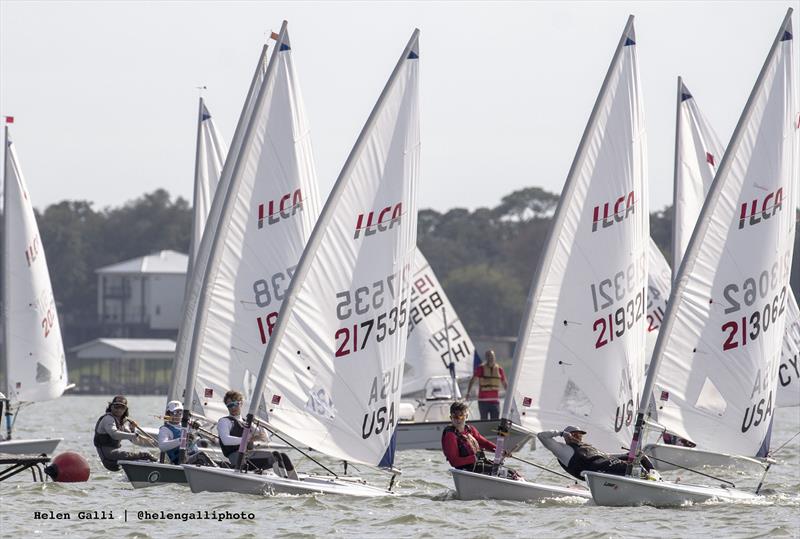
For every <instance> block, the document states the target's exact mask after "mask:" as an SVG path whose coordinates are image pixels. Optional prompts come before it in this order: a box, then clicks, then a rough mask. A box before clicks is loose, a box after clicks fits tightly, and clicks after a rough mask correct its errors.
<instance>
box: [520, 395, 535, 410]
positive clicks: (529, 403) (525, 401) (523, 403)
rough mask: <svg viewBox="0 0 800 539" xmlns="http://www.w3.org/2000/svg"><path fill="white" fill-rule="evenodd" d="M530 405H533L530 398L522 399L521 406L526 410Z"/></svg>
mask: <svg viewBox="0 0 800 539" xmlns="http://www.w3.org/2000/svg"><path fill="white" fill-rule="evenodd" d="M531 404H533V399H532V398H530V397H525V398H523V399H522V405H523V406H524V407H525V408H528V407H529V406H530V405H531Z"/></svg>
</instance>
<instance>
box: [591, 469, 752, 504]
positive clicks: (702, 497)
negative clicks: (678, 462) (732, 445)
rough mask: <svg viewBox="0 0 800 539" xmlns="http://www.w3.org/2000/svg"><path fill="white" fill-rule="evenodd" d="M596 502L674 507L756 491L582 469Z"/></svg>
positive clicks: (746, 496)
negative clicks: (654, 479) (584, 470)
mask: <svg viewBox="0 0 800 539" xmlns="http://www.w3.org/2000/svg"><path fill="white" fill-rule="evenodd" d="M584 475H585V477H586V482H587V483H588V485H589V490H591V491H592V498H593V499H594V503H596V504H597V505H607V506H612V507H631V506H639V505H651V506H654V507H673V506H680V505H685V504H687V503H703V502H707V501H710V500H720V501H739V500H754V499H757V498H759V497H760V496H758V495H757V494H753V493H752V492H747V491H744V490H738V489H733V488H722V487H706V486H701V485H690V484H688V483H686V484H684V483H673V482H670V481H649V480H647V479H637V478H633V477H622V476H619V475H611V474H605V473H599V472H584Z"/></svg>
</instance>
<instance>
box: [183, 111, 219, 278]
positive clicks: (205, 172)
mask: <svg viewBox="0 0 800 539" xmlns="http://www.w3.org/2000/svg"><path fill="white" fill-rule="evenodd" d="M227 153H228V149H227V148H226V147H225V142H224V141H223V140H222V135H220V133H219V131H217V127H216V125H214V120H213V119H212V118H211V113H210V112H208V107H207V106H206V104H205V101H204V100H203V98H202V97H201V98H200V111H199V115H198V118H197V155H196V157H195V170H194V206H193V211H192V243H191V245H190V246H189V265H190V267H191V266H192V265H193V263H192V261H193V260H194V258H195V254H196V253H197V252H198V251H199V250H200V241H201V240H202V239H203V230H205V226H206V220H207V219H208V213H209V212H210V211H211V203H212V201H213V200H214V193H215V192H216V191H217V183H219V177H220V175H221V174H222V167H223V165H224V164H225V155H226V154H227ZM189 275H191V270H190V271H189V272H188V273H187V279H188V277H189Z"/></svg>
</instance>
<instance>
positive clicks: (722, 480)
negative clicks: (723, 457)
mask: <svg viewBox="0 0 800 539" xmlns="http://www.w3.org/2000/svg"><path fill="white" fill-rule="evenodd" d="M622 449H624V450H625V451H630V449H629V448H627V447H625V446H622ZM647 458H649V459H652V460H657V461H658V462H663V463H664V464H669V465H670V466H675V467H676V468H680V469H681V470H686V471H687V472H693V473H696V474H698V475H702V476H703V477H708V478H709V479H713V480H715V481H721V482H723V483H727V484H729V485H730V486H731V487H733V488H736V485H735V484H733V482H731V481H728V480H726V479H722V478H721V477H717V476H714V475H710V474H707V473H703V472H701V471H698V470H695V469H693V468H687V467H686V466H681V465H680V464H675V463H674V462H670V461H668V460H664V459H660V458H658V457H654V456H653V455H647Z"/></svg>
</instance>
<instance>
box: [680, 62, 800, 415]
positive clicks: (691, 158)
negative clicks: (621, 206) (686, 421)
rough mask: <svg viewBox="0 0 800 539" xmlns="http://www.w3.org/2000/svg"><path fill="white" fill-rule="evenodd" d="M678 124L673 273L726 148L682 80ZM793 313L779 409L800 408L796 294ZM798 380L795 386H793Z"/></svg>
mask: <svg viewBox="0 0 800 539" xmlns="http://www.w3.org/2000/svg"><path fill="white" fill-rule="evenodd" d="M677 117H678V120H677V124H676V126H677V127H676V129H677V132H676V152H675V160H676V167H675V204H674V208H675V214H674V221H673V238H675V239H674V240H673V257H674V259H675V261H676V262H675V265H674V266H673V271H674V272H677V271H678V265H679V264H680V261H681V259H682V258H683V253H684V251H685V250H686V247H687V246H688V244H689V239H690V238H691V234H692V231H693V230H694V226H695V223H696V222H697V217H698V216H699V215H700V210H701V209H702V207H703V202H705V198H706V195H707V194H708V190H709V189H710V187H711V182H712V181H713V179H714V174H715V173H716V171H717V166H718V165H719V163H720V160H721V159H722V155H723V152H724V148H723V146H722V144H721V143H720V141H719V138H718V137H717V135H716V133H715V132H714V130H713V129H712V128H711V126H710V125H709V123H708V121H707V120H706V119H705V117H704V116H703V115H702V114H701V112H700V109H699V108H698V106H697V103H696V101H695V99H694V97H693V96H692V94H691V93H690V92H689V89H688V88H686V84H685V83H684V82H683V79H681V78H680V77H678V114H677ZM788 297H789V301H790V303H789V307H790V308H789V310H788V311H787V313H786V316H787V319H786V333H785V335H784V341H785V342H784V344H783V356H782V360H781V365H782V366H781V367H779V373H780V374H782V376H781V377H780V380H779V381H780V384H779V385H778V393H777V404H778V406H800V382H798V381H797V378H798V376H796V375H795V376H790V373H791V372H792V370H793V369H794V366H793V364H792V360H793V357H794V354H795V353H796V350H797V346H798V344H797V343H796V342H795V340H794V336H793V335H792V334H791V328H792V327H800V310H798V309H797V308H792V307H794V306H796V304H797V302H796V300H795V299H794V293H793V292H791V291H790V293H789V296H788ZM793 380H794V383H793Z"/></svg>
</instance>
